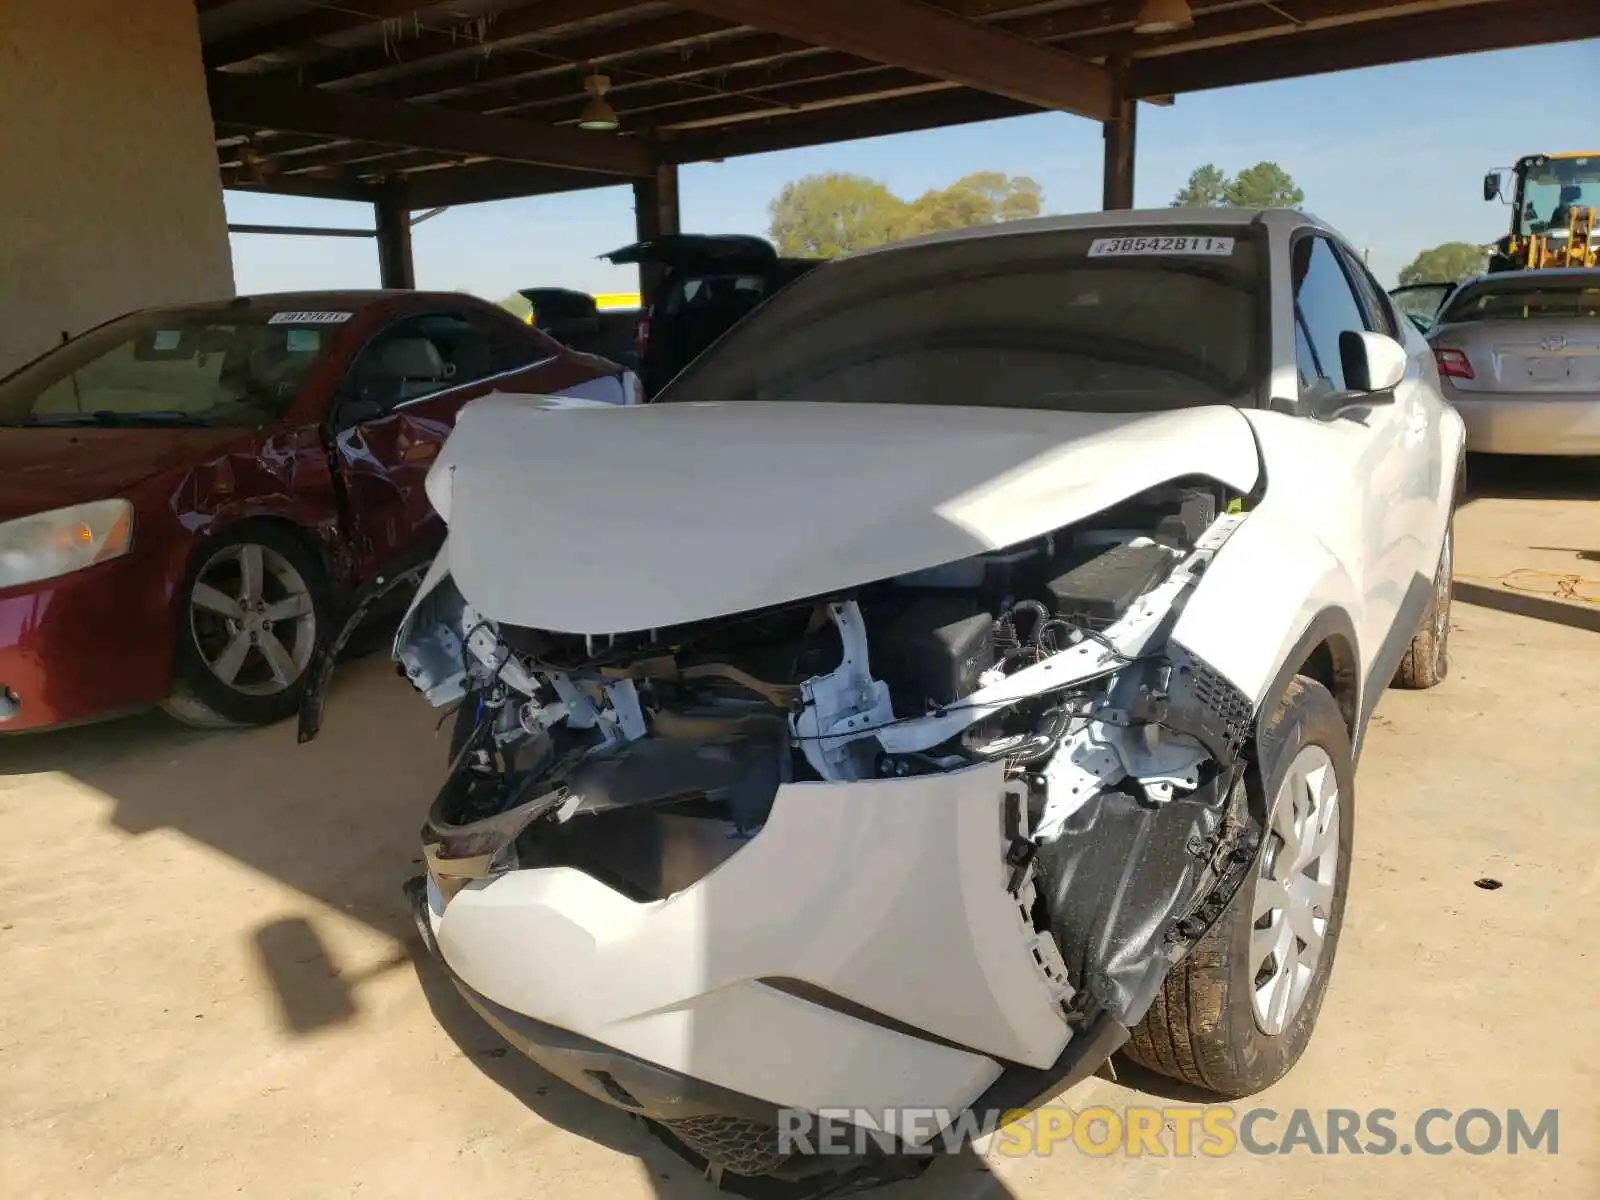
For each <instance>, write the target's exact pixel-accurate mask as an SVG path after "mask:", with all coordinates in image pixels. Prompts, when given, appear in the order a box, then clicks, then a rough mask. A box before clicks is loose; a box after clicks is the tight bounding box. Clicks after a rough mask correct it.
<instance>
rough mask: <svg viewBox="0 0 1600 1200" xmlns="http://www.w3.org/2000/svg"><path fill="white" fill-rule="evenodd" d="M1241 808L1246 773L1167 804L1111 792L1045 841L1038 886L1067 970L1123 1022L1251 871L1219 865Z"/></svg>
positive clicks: (1135, 1017)
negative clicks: (1200, 913)
mask: <svg viewBox="0 0 1600 1200" xmlns="http://www.w3.org/2000/svg"><path fill="white" fill-rule="evenodd" d="M1223 794H1229V795H1230V798H1231V800H1232V802H1233V804H1232V807H1231V809H1230V804H1228V803H1225V802H1223V801H1222V799H1221V796H1222V795H1223ZM1243 808H1244V783H1243V781H1242V780H1240V781H1239V782H1237V783H1236V784H1234V785H1233V787H1232V788H1229V787H1227V785H1226V784H1225V783H1222V782H1219V781H1213V782H1211V783H1209V784H1207V785H1205V786H1204V787H1202V788H1200V789H1199V790H1198V791H1195V792H1193V793H1191V794H1190V795H1188V796H1182V797H1178V798H1175V799H1172V800H1167V801H1162V802H1154V801H1147V800H1144V799H1142V798H1139V797H1135V796H1133V795H1129V794H1127V793H1124V792H1106V793H1103V794H1101V795H1100V796H1099V797H1097V798H1096V799H1095V800H1094V802H1093V803H1090V804H1086V805H1084V806H1083V807H1082V808H1080V809H1079V810H1078V811H1077V812H1075V813H1073V814H1072V816H1071V817H1069V818H1068V820H1067V823H1066V826H1065V828H1064V829H1063V830H1062V833H1061V836H1060V837H1058V838H1056V839H1055V840H1054V841H1051V842H1048V843H1046V844H1045V845H1043V846H1041V847H1040V848H1039V851H1038V854H1037V857H1036V858H1035V870H1036V871H1037V875H1038V879H1037V887H1038V891H1039V894H1040V896H1041V898H1042V899H1043V901H1044V904H1045V909H1046V911H1047V912H1048V914H1049V918H1050V929H1051V933H1052V935H1053V936H1054V938H1055V940H1056V944H1057V945H1058V946H1059V947H1060V949H1061V954H1062V958H1063V959H1064V960H1065V962H1066V966H1067V972H1068V974H1069V975H1070V976H1071V978H1072V979H1073V980H1075V981H1078V980H1081V981H1082V983H1081V987H1082V989H1083V990H1084V991H1086V992H1087V993H1088V994H1089V996H1090V997H1091V998H1092V1001H1093V1002H1094V1004H1096V1005H1097V1006H1099V1007H1100V1008H1102V1009H1104V1010H1105V1011H1106V1012H1107V1013H1109V1014H1110V1015H1111V1016H1112V1017H1113V1018H1115V1020H1116V1021H1117V1022H1118V1023H1119V1024H1121V1025H1124V1026H1128V1027H1132V1026H1134V1025H1137V1024H1138V1023H1139V1021H1140V1020H1141V1019H1142V1018H1143V1017H1144V1015H1145V1013H1146V1012H1147V1011H1148V1010H1149V1008H1150V1005H1151V1004H1152V1003H1154V1002H1155V997H1156V993H1157V992H1158V991H1159V990H1160V988H1161V984H1162V981H1163V980H1164V979H1165V978H1166V976H1167V973H1168V972H1169V971H1170V970H1171V969H1172V966H1173V964H1174V963H1176V962H1177V961H1178V960H1179V959H1180V958H1181V957H1182V956H1183V954H1184V953H1185V952H1186V951H1187V950H1188V948H1189V947H1190V946H1191V945H1193V943H1194V942H1195V941H1196V940H1197V939H1198V936H1199V934H1200V933H1202V932H1203V931H1204V930H1203V927H1201V926H1199V925H1191V923H1190V921H1189V918H1190V917H1191V914H1193V913H1195V912H1196V911H1197V910H1199V909H1201V908H1202V907H1203V908H1204V911H1205V912H1206V913H1207V914H1208V915H1209V916H1211V917H1213V918H1214V916H1215V915H1216V914H1217V913H1220V911H1221V909H1222V908H1223V907H1224V906H1225V904H1226V901H1227V899H1228V898H1230V897H1231V893H1232V890H1233V889H1236V888H1237V886H1238V882H1239V879H1240V878H1242V875H1243V873H1242V872H1240V871H1237V870H1235V871H1230V872H1225V873H1224V874H1223V876H1222V877H1221V878H1219V874H1218V872H1217V871H1215V870H1214V869H1213V863H1214V862H1215V861H1216V860H1217V859H1218V857H1219V855H1220V857H1221V858H1222V859H1224V860H1227V859H1228V858H1229V854H1230V852H1231V851H1233V850H1234V847H1232V846H1231V845H1230V844H1229V837H1230V833H1232V832H1237V830H1236V828H1235V824H1234V823H1233V822H1230V821H1229V820H1228V817H1229V816H1230V812H1231V813H1232V815H1233V816H1234V817H1235V818H1237V817H1239V816H1240V815H1242V810H1243ZM1246 844H1247V843H1246ZM1224 892H1226V894H1223V893H1224ZM1202 902H1204V904H1203V905H1202Z"/></svg>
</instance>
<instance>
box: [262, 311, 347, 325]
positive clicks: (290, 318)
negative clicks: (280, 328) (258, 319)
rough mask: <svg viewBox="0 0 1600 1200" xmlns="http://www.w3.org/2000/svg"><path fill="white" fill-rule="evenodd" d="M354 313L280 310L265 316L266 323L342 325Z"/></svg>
mask: <svg viewBox="0 0 1600 1200" xmlns="http://www.w3.org/2000/svg"><path fill="white" fill-rule="evenodd" d="M353 316H355V314H354V313H347V312H280V313H273V314H272V315H271V316H270V317H268V318H267V324H268V325H343V324H344V323H345V322H346V321H348V320H349V319H350V318H351V317H353Z"/></svg>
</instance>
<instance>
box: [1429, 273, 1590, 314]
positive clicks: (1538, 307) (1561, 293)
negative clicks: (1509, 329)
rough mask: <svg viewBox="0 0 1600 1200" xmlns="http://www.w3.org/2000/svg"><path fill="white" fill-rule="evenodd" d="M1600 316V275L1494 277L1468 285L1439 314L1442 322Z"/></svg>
mask: <svg viewBox="0 0 1600 1200" xmlns="http://www.w3.org/2000/svg"><path fill="white" fill-rule="evenodd" d="M1585 317H1586V318H1588V319H1590V320H1593V319H1595V318H1597V317H1600V278H1596V277H1593V276H1588V277H1583V278H1578V279H1559V280H1558V279H1549V278H1546V279H1518V280H1515V281H1510V280H1508V281H1506V282H1504V283H1497V282H1495V281H1493V280H1489V281H1485V282H1483V283H1473V284H1468V285H1467V286H1466V287H1464V288H1462V289H1461V290H1460V291H1459V292H1457V293H1456V295H1455V297H1454V298H1453V299H1452V300H1451V301H1450V303H1449V305H1448V306H1447V307H1446V308H1445V310H1444V311H1443V312H1442V313H1440V314H1439V324H1441V325H1443V324H1446V323H1450V324H1461V323H1463V322H1468V321H1540V320H1551V319H1560V318H1568V319H1571V318H1585Z"/></svg>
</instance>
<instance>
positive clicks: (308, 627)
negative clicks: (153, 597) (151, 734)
mask: <svg viewBox="0 0 1600 1200" xmlns="http://www.w3.org/2000/svg"><path fill="white" fill-rule="evenodd" d="M330 611H331V607H330V600H329V589H328V582H327V576H326V573H325V572H324V570H323V567H322V564H321V563H320V562H318V561H317V557H316V555H315V554H313V553H312V552H311V551H310V550H309V549H307V547H306V546H305V545H304V544H303V543H302V542H301V541H300V540H299V539H298V538H297V537H295V536H294V534H293V533H291V532H289V531H288V530H286V529H283V528H282V527H280V526H276V525H270V524H249V523H247V524H243V525H240V526H237V527H236V528H234V529H231V530H228V531H227V532H226V533H224V534H223V535H222V536H221V537H220V538H218V539H216V540H215V541H212V542H210V543H208V544H207V545H206V546H204V547H203V548H202V549H201V550H200V551H199V552H198V553H197V554H196V555H195V558H194V562H193V563H192V564H191V565H190V568H189V572H188V575H187V577H186V579H185V582H184V601H183V605H182V608H181V609H180V610H179V613H178V622H177V630H176V650H175V669H174V678H173V687H172V694H171V696H169V697H168V699H167V700H166V701H165V702H164V704H163V705H162V707H163V708H165V709H166V711H167V712H168V714H169V715H171V716H173V717H175V718H177V719H178V720H180V721H182V722H183V723H184V724H186V725H195V726H199V727H201V728H210V729H218V728H231V727H239V726H245V725H270V724H273V723H274V722H277V721H282V720H284V719H285V718H287V717H290V716H292V715H294V713H295V711H296V710H297V709H298V708H299V707H300V696H301V693H302V692H303V691H304V690H305V686H306V682H307V679H308V677H309V675H310V668H311V662H312V658H313V655H314V653H315V651H316V647H317V644H318V642H319V640H320V639H321V638H322V637H323V636H324V635H325V632H326V629H327V625H328V618H329V613H330Z"/></svg>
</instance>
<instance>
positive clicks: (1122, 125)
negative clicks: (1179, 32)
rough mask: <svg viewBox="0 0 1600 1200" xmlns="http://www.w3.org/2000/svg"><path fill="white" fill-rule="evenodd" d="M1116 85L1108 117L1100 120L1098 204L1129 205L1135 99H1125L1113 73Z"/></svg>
mask: <svg viewBox="0 0 1600 1200" xmlns="http://www.w3.org/2000/svg"><path fill="white" fill-rule="evenodd" d="M1117 76H1118V86H1117V90H1116V95H1115V97H1114V98H1113V100H1112V108H1111V119H1110V120H1109V121H1106V122H1104V125H1103V130H1104V134H1105V139H1106V162H1105V188H1104V191H1103V194H1102V195H1103V199H1102V203H1101V207H1102V208H1104V209H1107V210H1110V209H1113V208H1132V207H1133V148H1134V141H1135V135H1136V134H1137V132H1138V111H1139V110H1138V102H1137V101H1135V100H1132V99H1129V98H1128V96H1127V95H1126V93H1125V92H1124V91H1123V89H1122V86H1121V76H1122V72H1121V71H1118V72H1117Z"/></svg>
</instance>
